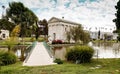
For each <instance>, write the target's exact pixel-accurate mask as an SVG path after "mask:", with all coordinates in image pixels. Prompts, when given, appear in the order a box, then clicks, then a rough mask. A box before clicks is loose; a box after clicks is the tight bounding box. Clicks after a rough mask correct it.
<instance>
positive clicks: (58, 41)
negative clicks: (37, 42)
mask: <svg viewBox="0 0 120 74" xmlns="http://www.w3.org/2000/svg"><path fill="white" fill-rule="evenodd" d="M62 43H63V42H62V40H53V41H52V44H62Z"/></svg>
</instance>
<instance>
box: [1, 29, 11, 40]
mask: <svg viewBox="0 0 120 74" xmlns="http://www.w3.org/2000/svg"><path fill="white" fill-rule="evenodd" d="M7 38H9V31H8V30H0V39H7Z"/></svg>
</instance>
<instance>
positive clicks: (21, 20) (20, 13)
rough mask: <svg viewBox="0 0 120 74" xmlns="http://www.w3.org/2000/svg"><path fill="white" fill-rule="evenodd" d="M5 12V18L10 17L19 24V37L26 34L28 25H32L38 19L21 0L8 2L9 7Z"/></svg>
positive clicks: (28, 28)
mask: <svg viewBox="0 0 120 74" xmlns="http://www.w3.org/2000/svg"><path fill="white" fill-rule="evenodd" d="M6 12H7V15H6V17H7V18H10V19H11V20H12V21H13V22H14V23H15V24H19V25H20V26H21V31H20V36H21V37H25V36H26V35H27V34H28V33H27V32H28V31H27V30H30V26H33V24H34V23H36V21H37V20H38V18H37V16H36V15H35V14H34V13H33V12H32V11H31V10H30V9H28V8H27V7H25V6H24V5H23V3H21V2H11V3H9V8H8V9H7V10H6ZM31 31H32V30H31Z"/></svg>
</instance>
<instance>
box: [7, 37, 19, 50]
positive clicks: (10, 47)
mask: <svg viewBox="0 0 120 74" xmlns="http://www.w3.org/2000/svg"><path fill="white" fill-rule="evenodd" d="M15 44H18V38H17V37H10V38H9V39H6V40H5V45H7V47H8V51H14V50H13V47H14V46H15Z"/></svg>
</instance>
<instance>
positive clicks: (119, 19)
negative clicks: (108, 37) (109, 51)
mask: <svg viewBox="0 0 120 74" xmlns="http://www.w3.org/2000/svg"><path fill="white" fill-rule="evenodd" d="M115 8H116V10H117V11H116V13H115V16H116V18H115V19H113V22H115V24H116V28H117V30H116V32H117V33H118V38H120V0H119V1H118V2H117V5H116V6H115ZM118 40H119V39H118Z"/></svg>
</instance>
